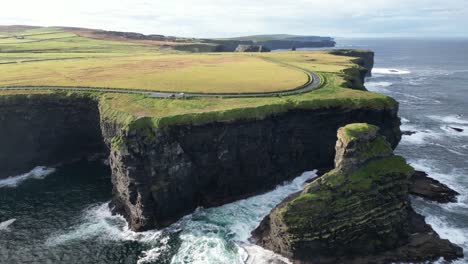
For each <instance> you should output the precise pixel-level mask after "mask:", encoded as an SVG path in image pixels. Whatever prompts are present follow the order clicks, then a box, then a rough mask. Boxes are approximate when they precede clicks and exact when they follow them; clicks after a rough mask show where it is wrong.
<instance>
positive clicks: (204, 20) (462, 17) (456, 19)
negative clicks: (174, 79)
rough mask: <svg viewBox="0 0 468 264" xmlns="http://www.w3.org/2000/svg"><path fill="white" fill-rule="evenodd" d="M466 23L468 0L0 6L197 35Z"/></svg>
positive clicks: (59, 18)
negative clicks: (467, 2)
mask: <svg viewBox="0 0 468 264" xmlns="http://www.w3.org/2000/svg"><path fill="white" fill-rule="evenodd" d="M467 23H468V8H467V7H466V3H465V0H446V1H443V2H442V1H439V0H437V1H436V0H418V1H404V0H392V1H390V0H373V1H368V0H354V1H349V0H326V1H323V0H296V1H294V0H293V1H284V0H282V1H279V0H255V1H252V0H237V1H232V0H192V1H189V0H41V1H37V0H15V1H8V2H7V3H3V4H2V5H1V9H0V24H34V25H46V26H53V25H61V26H81V27H91V28H103V29H111V30H126V31H137V32H143V33H155V34H165V35H182V36H196V37H216V36H219V37H222V36H233V35H245V34H256V33H295V34H320V35H332V36H349V35H358V36H376V35H381V34H384V35H388V36H391V35H411V36H413V35H417V36H425V35H435V34H438V35H446V36H447V35H465V36H466V34H467V33H466V32H462V31H461V30H459V29H457V27H458V26H459V25H461V24H467ZM394 28H396V29H398V30H393V29H394ZM402 28H405V30H403V31H402V30H401V29H402ZM433 29H438V31H437V32H435V31H434V30H433Z"/></svg>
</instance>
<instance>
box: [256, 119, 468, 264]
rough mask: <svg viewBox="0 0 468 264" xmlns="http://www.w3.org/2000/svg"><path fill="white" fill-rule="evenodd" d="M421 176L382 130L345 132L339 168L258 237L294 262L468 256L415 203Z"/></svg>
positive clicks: (273, 217) (289, 202) (363, 127)
mask: <svg viewBox="0 0 468 264" xmlns="http://www.w3.org/2000/svg"><path fill="white" fill-rule="evenodd" d="M413 173H414V170H413V168H412V167H410V166H409V165H408V164H407V163H406V161H405V160H404V159H403V158H402V157H399V156H395V155H394V154H393V151H392V148H391V147H390V145H389V144H388V143H387V141H386V140H385V138H384V137H383V136H381V135H379V134H378V128H377V127H375V126H372V125H368V124H362V123H360V124H351V125H347V126H345V127H342V128H340V129H339V130H338V141H337V143H336V157H335V169H333V170H332V171H330V172H328V173H327V174H325V175H323V176H322V177H320V178H318V179H316V180H314V181H312V182H311V183H310V184H309V185H307V186H306V188H305V189H304V191H302V192H300V193H297V194H295V195H293V196H291V197H289V198H287V199H286V200H285V201H283V202H282V203H281V204H280V205H279V206H277V207H276V208H275V209H273V210H272V212H271V213H270V215H268V216H267V217H266V218H265V219H264V220H263V221H262V223H261V224H260V226H259V227H258V228H257V229H256V230H255V231H254V232H253V239H254V240H255V241H256V242H257V243H258V244H260V245H262V246H264V247H266V248H268V249H270V250H273V251H275V252H277V253H279V254H282V255H284V256H286V257H288V258H290V259H292V260H293V261H294V263H343V262H346V263H389V262H396V261H425V260H433V259H438V258H439V257H444V258H445V259H447V260H452V259H456V258H458V257H462V256H463V252H462V249H461V248H460V247H458V246H455V245H453V244H452V243H450V242H449V241H448V240H443V239H440V238H439V236H438V235H437V234H436V233H435V232H434V231H433V230H432V228H431V227H430V226H429V225H427V224H426V223H425V222H424V218H423V217H422V216H420V215H418V214H416V213H415V212H414V211H413V209H412V208H411V205H410V200H409V179H410V177H411V175H412V174H413Z"/></svg>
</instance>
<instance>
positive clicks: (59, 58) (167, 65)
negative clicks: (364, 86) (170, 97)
mask: <svg viewBox="0 0 468 264" xmlns="http://www.w3.org/2000/svg"><path fill="white" fill-rule="evenodd" d="M9 34H10V36H11V37H10V38H4V39H0V52H1V53H0V54H1V55H2V56H1V59H0V71H1V72H2V74H1V75H0V87H7V86H60V87H99V88H121V89H138V90H149V91H151V90H152V91H171V92H197V93H246V92H272V91H281V90H289V89H294V88H296V87H298V86H301V85H303V84H304V83H306V82H307V81H308V76H307V74H305V73H304V72H302V71H300V70H298V69H294V68H292V67H286V66H285V65H283V64H279V63H276V62H274V61H270V60H265V59H264V58H263V57H262V56H258V55H253V54H235V53H212V54H180V53H179V54H177V53H175V52H163V51H161V50H160V49H157V48H156V47H155V46H150V45H144V44H135V43H128V42H117V41H106V40H95V39H89V38H83V37H79V36H76V35H75V34H73V33H69V32H64V31H62V30H60V29H53V28H52V29H35V30H28V31H25V32H22V33H21V34H12V33H9ZM16 35H20V36H22V37H23V39H17V38H16V37H15V36H16Z"/></svg>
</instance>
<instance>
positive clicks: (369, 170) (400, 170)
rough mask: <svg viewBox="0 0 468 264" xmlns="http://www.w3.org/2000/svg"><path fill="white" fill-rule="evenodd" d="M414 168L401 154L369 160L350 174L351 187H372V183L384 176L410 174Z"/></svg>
mask: <svg viewBox="0 0 468 264" xmlns="http://www.w3.org/2000/svg"><path fill="white" fill-rule="evenodd" d="M413 171H414V169H413V168H412V167H411V166H409V165H408V164H407V163H406V160H405V159H404V158H403V157H400V156H389V157H386V158H381V159H377V160H372V161H370V162H368V163H367V164H366V165H365V166H363V167H362V168H359V169H358V170H357V171H355V172H353V173H351V175H350V176H349V181H350V183H351V184H349V186H350V188H353V189H356V190H363V189H369V188H371V185H370V183H372V182H376V181H377V180H378V179H379V178H380V177H382V176H384V175H385V176H388V177H391V176H392V175H398V174H406V175H409V174H411V173H412V172H413Z"/></svg>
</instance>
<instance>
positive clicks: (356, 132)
mask: <svg viewBox="0 0 468 264" xmlns="http://www.w3.org/2000/svg"><path fill="white" fill-rule="evenodd" d="M378 130H379V128H378V127H377V126H374V125H370V124H367V123H354V124H349V125H346V126H344V127H343V132H344V136H346V138H347V139H348V140H353V139H356V138H360V137H362V136H363V135H367V134H373V135H375V134H376V133H377V131H378Z"/></svg>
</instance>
